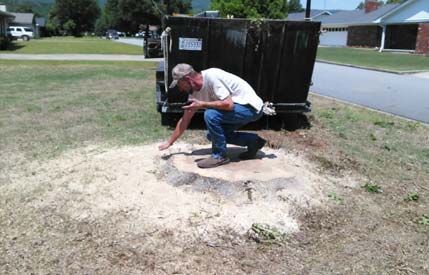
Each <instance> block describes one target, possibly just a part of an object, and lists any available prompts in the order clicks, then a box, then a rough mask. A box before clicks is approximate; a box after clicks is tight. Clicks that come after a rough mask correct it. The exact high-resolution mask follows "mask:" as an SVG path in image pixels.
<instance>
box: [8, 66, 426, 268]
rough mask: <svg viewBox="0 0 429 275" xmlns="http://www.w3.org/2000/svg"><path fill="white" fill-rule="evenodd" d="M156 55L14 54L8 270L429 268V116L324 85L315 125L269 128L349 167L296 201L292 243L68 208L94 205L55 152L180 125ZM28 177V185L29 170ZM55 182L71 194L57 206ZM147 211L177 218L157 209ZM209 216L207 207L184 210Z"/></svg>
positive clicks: (61, 192)
mask: <svg viewBox="0 0 429 275" xmlns="http://www.w3.org/2000/svg"><path fill="white" fill-rule="evenodd" d="M156 66H157V64H156V63H149V62H148V63H141V62H91V61H86V62H81V61H73V62H69V61H67V62H60V61H20V62H19V63H17V62H12V61H2V60H0V72H1V74H0V154H1V156H2V158H1V159H0V244H1V245H0V255H2V257H0V273H1V274H24V273H36V274H48V273H52V274H57V273H60V274H77V273H79V274H83V273H85V274H109V273H110V274H149V273H150V274H214V273H220V272H215V271H217V270H219V269H222V270H223V271H224V272H221V273H222V274H282V272H285V271H286V272H287V273H288V274H289V273H290V274H428V272H429V263H428V261H427V259H428V257H429V210H428V209H429V187H428V182H429V139H428V137H429V127H428V126H427V125H423V124H420V123H414V122H410V121H407V120H403V119H401V118H398V117H393V116H389V115H385V114H381V113H378V112H372V111H369V110H367V109H363V108H359V107H355V106H350V105H347V104H343V103H340V102H336V101H333V100H330V99H326V98H323V97H319V96H316V95H310V100H311V101H312V103H313V106H314V110H313V112H312V113H310V114H308V119H309V122H310V124H311V127H310V128H309V129H298V130H296V131H285V130H281V131H273V130H261V131H260V132H259V134H261V135H262V136H264V137H265V138H267V139H269V141H270V142H269V144H270V146H271V147H272V148H283V149H284V150H285V152H287V154H291V155H302V156H305V158H306V159H307V160H309V161H310V162H311V164H312V165H314V166H316V167H317V169H318V171H319V173H320V175H323V176H324V177H326V178H329V177H334V176H335V177H337V178H338V179H339V182H338V184H337V186H334V187H332V190H330V192H329V193H327V194H326V201H327V202H326V204H324V205H323V206H322V207H320V208H315V209H310V210H309V209H307V210H301V209H295V210H293V211H296V213H294V215H296V216H298V217H299V218H300V222H301V224H302V226H301V231H300V232H299V233H296V234H292V235H288V236H287V238H286V240H285V242H284V243H280V244H276V243H256V242H255V241H253V240H250V239H248V238H247V237H246V236H237V235H233V234H231V235H228V234H226V233H225V231H221V230H219V232H218V234H219V236H220V238H219V240H217V241H216V242H209V241H207V240H206V239H204V238H205V233H204V232H197V231H195V232H189V235H192V236H195V238H194V239H192V238H189V239H186V238H185V239H183V238H182V237H183V236H180V235H177V234H178V232H177V231H175V230H174V229H173V230H172V229H169V230H161V229H159V230H153V231H144V230H141V226H143V225H142V224H134V223H129V222H130V221H129V217H130V215H132V214H133V211H134V209H127V208H121V205H119V206H118V207H119V208H118V211H117V212H115V213H107V212H102V211H101V213H99V214H100V215H99V216H87V217H85V216H83V213H87V212H85V211H86V209H83V208H82V209H80V211H81V213H78V215H79V217H80V219H76V218H75V217H72V216H69V215H68V214H66V213H67V212H62V211H63V210H64V209H65V210H64V211H66V210H67V209H69V207H70V205H71V204H72V203H76V204H79V203H80V201H72V198H74V197H73V196H74V195H75V194H80V193H82V190H80V189H79V188H78V187H79V186H80V185H79V186H77V185H76V183H75V182H73V180H72V177H73V175H74V173H76V169H75V168H74V167H70V166H64V167H63V166H61V165H62V164H61V163H58V164H57V166H55V167H56V168H55V169H57V170H58V172H59V173H61V172H64V173H66V174H67V176H66V177H64V178H61V179H62V180H63V181H61V182H60V185H59V186H57V185H55V184H53V182H55V181H57V180H58V179H56V178H54V177H52V178H50V176H52V175H55V174H53V173H51V171H47V170H43V169H44V168H43V167H45V166H43V165H44V164H46V163H47V162H49V161H52V160H54V161H56V160H58V158H59V157H61V156H62V154H63V153H67V152H70V150H72V152H75V150H76V149H84V150H86V152H89V153H88V154H89V155H90V154H91V152H92V151H91V150H103V151H109V150H114V149H115V148H124V147H125V148H127V147H128V146H135V147H130V148H132V150H136V148H138V147H139V146H140V148H141V147H142V146H143V145H145V144H151V143H153V142H156V141H161V140H164V139H165V138H166V137H168V136H169V134H170V133H171V129H168V128H165V127H162V126H160V115H159V114H158V113H157V112H156V108H155V93H154V91H155V68H156ZM203 135H204V131H203V130H198V129H197V130H191V131H188V132H187V134H186V135H185V136H184V140H187V141H188V142H190V143H198V142H200V141H201V140H202V138H201V137H202V136H203ZM154 146H155V145H154ZM97 148H101V149H97ZM130 150H131V149H130ZM113 152H115V151H113ZM179 153H180V152H179ZM89 155H87V156H83V157H82V162H83V163H84V161H85V158H86V157H88V156H89ZM66 156H67V157H66V158H65V160H64V159H63V161H66V162H67V161H69V160H68V158H69V157H70V155H66ZM114 156H115V155H112V157H114ZM122 157H123V156H122ZM144 157H145V152H144V151H143V152H141V158H144ZM155 161H156V160H150V161H149V163H150V162H155ZM54 164H55V163H54ZM78 165H79V164H78ZM80 165H81V166H82V164H80ZM97 165H98V166H94V167H93V166H88V167H86V166H85V165H83V168H84V171H85V172H86V173H87V174H85V175H83V177H82V181H83V183H82V184H83V186H85V188H84V189H87V191H88V192H91V190H93V189H92V179H93V178H94V175H97V174H98V173H100V169H101V168H100V167H101V166H102V163H99V164H97ZM119 165H121V166H122V167H123V168H124V170H122V171H123V172H124V173H128V171H131V170H132V169H134V168H135V167H134V163H130V162H129V160H127V158H126V157H123V159H120V160H119ZM294 165H297V166H299V165H300V163H295V164H294ZM40 167H42V168H40ZM110 169H111V170H112V175H114V176H115V177H117V178H118V179H121V177H125V175H123V174H118V173H117V170H116V169H117V167H110ZM140 169H141V170H142V171H145V169H148V168H145V167H141V168H140ZM65 170H67V171H65ZM150 172H151V173H153V174H154V175H156V176H157V177H162V175H161V174H159V173H158V172H157V171H150ZM141 173H143V172H141ZM44 174H46V175H47V176H46V177H45V176H44ZM351 175H359V178H360V179H361V181H360V182H359V183H358V185H357V186H344V185H342V184H341V181H342V180H344V181H347V179H348V177H350V176H351ZM21 176H23V177H24V178H25V179H26V182H27V184H21V183H22V182H20V181H18V178H20V177H21ZM137 177H139V176H137ZM140 177H141V176H140ZM109 180H110V178H103V180H102V182H101V184H102V185H103V183H106V184H107V182H108V181H109ZM139 180H140V181H141V182H144V181H145V178H143V177H142V178H140V179H139ZM184 187H185V188H186V187H190V188H191V186H188V185H187V183H185V184H184ZM115 188H116V189H115V190H116V191H117V192H119V193H120V192H125V191H128V192H131V193H132V191H133V190H123V189H122V186H115ZM136 188H137V187H136ZM178 190H179V189H178ZM190 190H191V191H192V192H196V190H193V189H190ZM66 191H67V192H66ZM101 191H102V192H101V194H100V196H101V197H102V196H104V194H105V193H103V192H104V191H105V190H104V191H103V190H101ZM151 192H152V193H151ZM153 192H154V190H143V193H145V194H149V195H156V194H153ZM52 194H55V195H56V196H59V198H61V199H60V200H55V201H53V202H52V204H51V205H50V206H46V204H43V202H44V201H49V200H52V197H51V196H52ZM106 194H109V193H108V192H106ZM177 194H180V193H179V192H178V193H177ZM243 194H244V193H243ZM256 195H257V194H256ZM139 196H140V194H135V196H133V199H135V200H136V201H137V202H138V200H139V198H140V197H139ZM243 196H244V195H243ZM108 199H109V198H108V197H106V200H108ZM177 199H180V198H177ZM285 199H286V198H285ZM94 203H96V202H94ZM123 203H124V204H125V203H126V202H123ZM246 203H247V202H246ZM54 206H56V207H57V208H55V207H54ZM100 207H101V208H103V204H101V205H100ZM166 207H168V206H166ZM187 207H188V206H187V205H183V209H182V207H181V206H179V207H178V208H180V209H181V210H184V211H185V209H186V208H187ZM60 210H61V211H60ZM146 214H147V215H146ZM221 214H222V213H220V214H219V215H221ZM145 215H146V216H144V217H142V218H144V219H146V220H148V221H149V220H150V219H156V220H158V221H160V222H161V223H162V222H163V220H162V219H163V217H162V216H158V215H156V213H145ZM204 215H205V214H204V211H203V210H201V211H200V212H198V213H194V216H193V217H191V218H192V219H191V218H190V219H189V220H183V221H182V222H183V223H192V222H195V221H199V219H198V218H201V217H202V216H204ZM206 218H207V219H211V218H215V217H206ZM126 222H128V223H126ZM131 222H132V221H131ZM128 225H129V226H128ZM124 232H125V233H124ZM136 232H139V233H136ZM222 234H225V235H222ZM155 237H156V238H155ZM157 238H158V239H157ZM184 262H185V263H186V264H183V263H184ZM163 268H166V270H167V271H169V272H167V271H166V270H164V269H163ZM193 268H199V269H198V270H197V271H195V269H193ZM112 270H115V271H116V272H113V271H112ZM180 270H182V271H184V272H179V271H180ZM208 270H209V271H210V272H208ZM170 271H171V272H170Z"/></svg>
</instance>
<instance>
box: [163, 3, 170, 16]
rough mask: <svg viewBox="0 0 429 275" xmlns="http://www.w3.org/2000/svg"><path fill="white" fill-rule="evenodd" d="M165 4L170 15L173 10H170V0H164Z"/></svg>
mask: <svg viewBox="0 0 429 275" xmlns="http://www.w3.org/2000/svg"><path fill="white" fill-rule="evenodd" d="M164 5H165V7H166V13H167V14H168V15H170V13H171V11H170V0H164Z"/></svg>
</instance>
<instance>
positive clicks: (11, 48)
mask: <svg viewBox="0 0 429 275" xmlns="http://www.w3.org/2000/svg"><path fill="white" fill-rule="evenodd" d="M24 47H25V45H22V44H20V45H18V44H16V43H14V42H11V43H10V45H9V47H8V48H7V50H8V51H17V50H19V49H22V48H24Z"/></svg>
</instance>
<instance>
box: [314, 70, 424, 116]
mask: <svg viewBox="0 0 429 275" xmlns="http://www.w3.org/2000/svg"><path fill="white" fill-rule="evenodd" d="M313 83H314V85H313V86H312V87H311V89H310V90H311V91H312V92H313V93H315V94H319V95H323V96H328V97H332V98H336V99H340V100H343V101H346V102H350V103H354V104H357V105H361V106H365V107H369V108H372V109H376V110H379V111H383V112H386V113H390V114H394V115H398V116H402V117H405V118H409V119H412V120H417V121H420V122H424V123H429V78H427V73H420V74H416V75H399V74H393V73H385V72H379V71H372V70H365V69H358V68H352V67H347V66H339V65H332V64H326V63H320V62H316V65H315V67H314V72H313Z"/></svg>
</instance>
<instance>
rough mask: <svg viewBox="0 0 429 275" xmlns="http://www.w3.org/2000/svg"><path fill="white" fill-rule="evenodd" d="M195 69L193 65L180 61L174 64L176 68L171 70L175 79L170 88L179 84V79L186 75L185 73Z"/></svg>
mask: <svg viewBox="0 0 429 275" xmlns="http://www.w3.org/2000/svg"><path fill="white" fill-rule="evenodd" d="M193 71H194V68H192V66H191V65H189V64H186V63H180V64H177V65H176V66H174V68H173V69H172V70H171V76H172V77H173V81H171V84H170V86H169V87H170V88H173V87H174V86H176V85H177V81H179V79H181V78H182V77H184V76H185V75H188V74H190V73H192V72H193Z"/></svg>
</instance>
